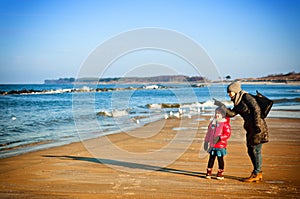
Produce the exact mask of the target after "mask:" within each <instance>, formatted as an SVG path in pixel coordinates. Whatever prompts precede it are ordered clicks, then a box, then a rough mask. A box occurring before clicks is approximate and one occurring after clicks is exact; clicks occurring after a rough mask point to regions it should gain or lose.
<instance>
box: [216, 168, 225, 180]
mask: <svg viewBox="0 0 300 199" xmlns="http://www.w3.org/2000/svg"><path fill="white" fill-rule="evenodd" d="M217 179H218V180H223V179H224V170H223V169H219V170H218V173H217Z"/></svg>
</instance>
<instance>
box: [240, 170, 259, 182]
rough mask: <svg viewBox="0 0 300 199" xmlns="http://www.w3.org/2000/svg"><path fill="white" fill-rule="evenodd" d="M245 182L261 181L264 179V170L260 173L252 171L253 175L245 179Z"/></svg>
mask: <svg viewBox="0 0 300 199" xmlns="http://www.w3.org/2000/svg"><path fill="white" fill-rule="evenodd" d="M243 181H244V182H259V181H262V172H259V173H258V174H254V172H252V173H251V176H250V177H249V178H245V179H243Z"/></svg>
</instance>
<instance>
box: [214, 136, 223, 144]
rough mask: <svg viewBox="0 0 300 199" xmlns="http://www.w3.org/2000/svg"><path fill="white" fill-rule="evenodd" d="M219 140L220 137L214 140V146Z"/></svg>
mask: <svg viewBox="0 0 300 199" xmlns="http://www.w3.org/2000/svg"><path fill="white" fill-rule="evenodd" d="M220 140H221V138H220V136H217V137H215V138H214V144H217V143H218V142H219V141H220Z"/></svg>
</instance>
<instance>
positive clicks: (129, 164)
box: [0, 116, 300, 199]
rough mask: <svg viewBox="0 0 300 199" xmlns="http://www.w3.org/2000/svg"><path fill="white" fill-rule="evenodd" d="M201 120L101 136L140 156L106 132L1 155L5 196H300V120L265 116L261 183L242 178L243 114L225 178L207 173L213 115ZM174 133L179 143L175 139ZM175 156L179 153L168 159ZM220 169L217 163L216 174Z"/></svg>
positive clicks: (245, 165)
mask: <svg viewBox="0 0 300 199" xmlns="http://www.w3.org/2000/svg"><path fill="white" fill-rule="evenodd" d="M199 118H200V117H198V116H197V117H193V118H191V119H190V118H184V119H168V120H162V121H158V122H154V123H151V124H149V125H146V126H144V127H142V128H139V129H136V130H134V131H132V132H130V134H127V133H122V134H116V135H110V136H107V137H105V138H101V139H105V140H106V141H107V140H109V141H110V143H112V145H113V147H114V146H117V147H119V149H122V150H123V151H125V152H130V153H129V154H131V155H132V154H136V159H135V160H134V157H135V156H134V155H133V156H130V155H129V156H128V157H121V156H120V157H116V156H115V155H116V154H115V153H111V152H112V151H113V150H116V148H113V147H112V146H111V145H109V144H107V143H104V142H102V140H101V139H100V138H99V139H93V140H89V141H87V142H84V143H82V142H80V143H73V144H70V145H66V146H62V147H57V148H51V149H47V150H42V151H37V152H32V153H27V154H24V155H19V156H16V157H11V158H6V159H2V160H0V173H1V174H0V175H1V176H0V179H1V183H0V198H2V199H3V198H39V199H40V198H299V196H298V194H299V185H300V173H299V171H300V157H299V152H298V147H299V144H300V143H299V142H300V119H283V118H268V119H267V123H268V126H269V131H270V142H269V143H267V144H264V145H263V182H260V183H244V182H241V181H240V180H241V178H243V177H248V176H249V175H250V173H251V171H252V166H251V163H250V160H249V157H248V156H247V153H246V147H245V142H244V140H245V133H244V130H243V129H242V120H241V118H239V117H236V119H235V120H232V121H231V125H232V137H231V138H230V140H229V143H228V155H227V156H226V158H225V179H224V180H216V179H211V180H208V179H205V171H206V165H207V160H208V156H204V157H203V155H204V153H203V151H202V150H201V148H202V141H203V137H204V135H205V133H206V130H205V127H207V125H208V119H209V118H208V117H205V120H201V119H200V120H199ZM201 118H203V117H202V116H201ZM159 128H161V130H160V131H159V132H158V133H156V134H154V135H152V134H151V132H153V131H154V132H155V131H156V130H157V129H159ZM196 129H198V130H196ZM195 131H196V135H195V137H192V138H189V136H193V135H194V134H193V133H194V132H195ZM137 135H138V136H137ZM136 136H137V137H136ZM143 136H144V137H143ZM107 138H108V139H107ZM174 139H177V140H179V141H178V142H176V143H174V144H170V143H171V142H172V140H174ZM191 140H192V144H191V145H189V142H190V141H191ZM186 146H189V147H188V148H185V147H186ZM164 147H165V148H166V149H167V150H165V151H164V152H165V153H163V154H162V156H161V157H159V156H156V157H155V159H157V161H156V162H155V161H153V158H152V157H150V155H149V154H151V152H155V151H156V152H159V149H161V148H164ZM87 148H88V149H89V150H90V151H92V152H96V154H97V155H95V153H93V154H91V153H90V152H89V151H88V150H87ZM117 149H118V148H117ZM182 150H183V154H181V152H182ZM99 154H103V156H102V155H101V157H100V156H99ZM157 154H159V153H157ZM157 154H155V155H157ZM174 154H175V156H176V155H179V157H178V158H176V159H175V161H174V162H172V163H171V164H168V165H163V164H167V161H164V160H167V159H170V158H171V159H172V158H173V156H174ZM141 157H142V158H141ZM161 165H163V166H164V168H160V166H161ZM216 168H217V162H215V166H214V173H216V171H217V169H216Z"/></svg>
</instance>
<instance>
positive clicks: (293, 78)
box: [238, 72, 300, 83]
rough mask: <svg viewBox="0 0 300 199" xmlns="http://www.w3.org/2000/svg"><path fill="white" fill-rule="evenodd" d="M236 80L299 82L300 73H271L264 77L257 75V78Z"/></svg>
mask: <svg viewBox="0 0 300 199" xmlns="http://www.w3.org/2000/svg"><path fill="white" fill-rule="evenodd" d="M238 80H240V81H248V82H274V83H276V82H278V83H281V82H282V83H288V82H299V81H300V73H296V72H290V73H286V74H273V75H268V76H265V77H258V78H241V79H238Z"/></svg>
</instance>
